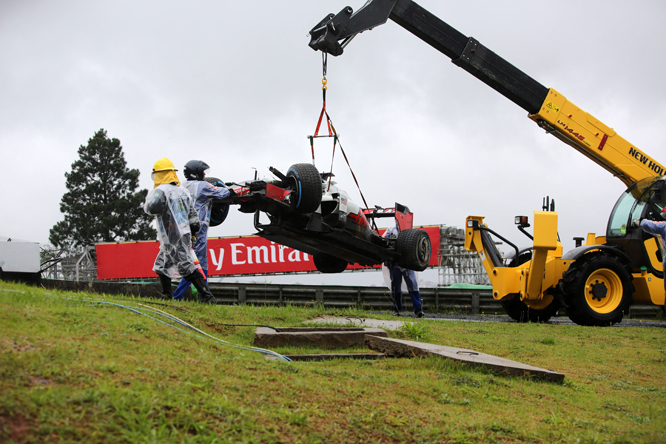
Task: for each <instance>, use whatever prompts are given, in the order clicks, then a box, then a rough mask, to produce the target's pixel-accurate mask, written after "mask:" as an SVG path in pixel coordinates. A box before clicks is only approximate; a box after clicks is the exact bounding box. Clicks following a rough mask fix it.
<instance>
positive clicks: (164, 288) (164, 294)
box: [158, 274, 173, 300]
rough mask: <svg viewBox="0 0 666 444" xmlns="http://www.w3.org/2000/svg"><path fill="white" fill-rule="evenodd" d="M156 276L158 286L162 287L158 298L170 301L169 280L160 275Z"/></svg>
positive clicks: (171, 295)
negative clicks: (158, 281)
mask: <svg viewBox="0 0 666 444" xmlns="http://www.w3.org/2000/svg"><path fill="white" fill-rule="evenodd" d="M158 276H159V277H160V284H161V285H162V295H161V296H160V299H167V300H170V299H172V298H173V293H172V291H171V278H170V277H168V276H164V275H161V274H160V275H158Z"/></svg>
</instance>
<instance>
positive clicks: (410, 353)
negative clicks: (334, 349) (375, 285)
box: [366, 336, 564, 382]
mask: <svg viewBox="0 0 666 444" xmlns="http://www.w3.org/2000/svg"><path fill="white" fill-rule="evenodd" d="M366 344H367V345H368V347H369V348H370V349H371V350H375V351H378V352H380V353H384V354H386V356H390V357H395V358H402V357H405V358H411V357H415V356H425V355H431V356H438V357H440V358H444V359H450V360H452V361H457V362H463V363H465V364H471V365H477V366H481V367H486V368H487V369H489V370H492V371H494V372H497V373H501V374H505V375H513V376H524V377H528V378H534V379H543V380H547V381H552V382H562V381H564V375H563V374H562V373H557V372H554V371H552V370H546V369H543V368H539V367H533V366H531V365H527V364H522V363H520V362H516V361H511V360H509V359H504V358H499V357H497V356H493V355H487V354H485V353H479V352H477V351H474V350H468V349H463V348H456V347H446V346H444V345H436V344H426V343H424V342H415V341H404V340H402V339H393V338H378V337H372V336H368V337H367V338H366Z"/></svg>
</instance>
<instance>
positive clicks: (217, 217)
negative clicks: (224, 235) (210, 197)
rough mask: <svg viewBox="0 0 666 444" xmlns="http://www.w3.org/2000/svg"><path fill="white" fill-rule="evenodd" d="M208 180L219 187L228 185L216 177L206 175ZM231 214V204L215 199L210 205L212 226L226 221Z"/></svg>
mask: <svg viewBox="0 0 666 444" xmlns="http://www.w3.org/2000/svg"><path fill="white" fill-rule="evenodd" d="M204 179H205V180H206V182H208V183H209V184H211V185H213V186H215V187H217V188H226V187H227V186H226V185H225V184H224V182H222V181H221V180H220V179H218V178H216V177H205V178H204ZM228 215H229V204H225V203H220V202H215V201H213V204H212V205H211V207H210V226H211V227H217V226H218V225H220V224H221V223H222V222H224V221H225V220H226V218H227V216H228Z"/></svg>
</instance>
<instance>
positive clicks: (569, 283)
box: [561, 252, 634, 327]
mask: <svg viewBox="0 0 666 444" xmlns="http://www.w3.org/2000/svg"><path fill="white" fill-rule="evenodd" d="M561 290H562V292H563V302H564V306H565V309H566V311H567V314H568V315H569V318H570V319H571V320H572V321H574V322H575V323H576V324H580V325H591V326H599V327H604V326H609V325H613V324H617V323H619V322H621V321H622V317H623V316H624V313H625V312H626V311H627V310H628V309H629V306H630V305H631V302H632V299H633V298H632V295H633V293H634V285H633V284H632V276H631V273H630V272H629V271H628V270H627V269H626V268H625V267H624V265H623V264H622V262H621V261H620V260H619V259H618V258H617V257H615V256H611V255H609V254H607V253H602V252H593V253H587V254H585V255H583V256H582V257H581V258H580V259H578V260H576V261H574V262H573V263H572V264H571V265H570V266H569V269H568V270H567V271H566V272H565V273H564V275H563V276H562V286H561Z"/></svg>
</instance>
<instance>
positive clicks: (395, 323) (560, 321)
mask: <svg viewBox="0 0 666 444" xmlns="http://www.w3.org/2000/svg"><path fill="white" fill-rule="evenodd" d="M379 314H381V315H384V316H385V315H391V314H390V313H386V312H384V313H382V312H369V313H368V317H367V318H362V317H356V316H350V317H346V318H339V317H323V318H319V319H316V320H314V321H312V322H325V323H333V322H334V323H339V324H340V325H354V326H359V327H379V328H386V329H388V330H397V329H398V328H400V327H401V326H402V323H403V322H413V321H416V320H418V318H417V317H416V315H414V314H413V313H402V314H401V316H400V317H397V316H393V317H392V318H391V319H390V320H383V319H373V318H372V316H374V315H379ZM421 319H422V320H425V321H465V322H512V323H515V321H514V320H513V319H511V318H510V317H508V316H489V315H464V314H441V313H434V314H431V313H426V314H425V316H424V317H423V318H421ZM547 324H552V325H576V324H574V323H573V322H572V321H571V320H569V318H565V317H555V318H551V320H550V321H548V322H547ZM625 327H656V328H666V321H651V320H645V319H624V320H622V322H621V323H619V324H616V325H614V326H613V328H625Z"/></svg>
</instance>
